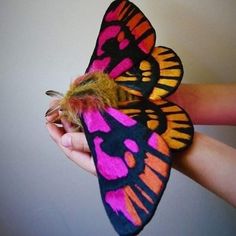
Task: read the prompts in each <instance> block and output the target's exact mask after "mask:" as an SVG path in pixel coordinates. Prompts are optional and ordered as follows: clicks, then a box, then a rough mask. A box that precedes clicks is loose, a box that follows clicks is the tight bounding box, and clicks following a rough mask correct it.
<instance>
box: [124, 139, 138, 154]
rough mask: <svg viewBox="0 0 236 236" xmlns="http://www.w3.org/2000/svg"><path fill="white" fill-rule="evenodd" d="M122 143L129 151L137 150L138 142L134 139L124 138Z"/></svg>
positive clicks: (134, 151)
mask: <svg viewBox="0 0 236 236" xmlns="http://www.w3.org/2000/svg"><path fill="white" fill-rule="evenodd" d="M124 144H125V146H126V147H127V148H128V149H129V150H130V151H132V152H133V153H137V152H139V147H138V144H137V143H136V142H135V141H134V140H131V139H126V140H125V141H124Z"/></svg>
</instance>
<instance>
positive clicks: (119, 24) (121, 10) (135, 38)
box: [86, 0, 156, 78]
mask: <svg viewBox="0 0 236 236" xmlns="http://www.w3.org/2000/svg"><path fill="white" fill-rule="evenodd" d="M155 40H156V35H155V30H154V29H153V27H152V25H151V23H150V22H149V20H148V19H147V18H146V17H145V15H144V14H143V13H142V11H141V10H140V9H139V8H138V7H137V6H135V5H134V4H133V3H131V2H129V1H127V0H121V1H118V0H117V1H113V2H112V3H111V5H110V6H109V8H108V9H107V11H106V13H105V15H104V17H103V20H102V24H101V29H100V32H99V35H98V38H97V42H96V46H95V49H94V52H93V54H92V57H91V59H90V63H89V66H88V68H87V70H86V72H94V71H103V72H105V73H108V74H109V75H110V76H111V78H116V77H117V76H119V75H121V74H122V73H123V72H125V71H127V70H129V69H130V68H131V67H133V66H134V65H135V64H137V63H139V62H140V61H141V60H142V59H144V58H145V57H147V56H148V55H149V54H150V52H152V50H153V47H154V44H155Z"/></svg>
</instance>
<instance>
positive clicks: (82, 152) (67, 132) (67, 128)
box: [46, 102, 96, 175]
mask: <svg viewBox="0 0 236 236" xmlns="http://www.w3.org/2000/svg"><path fill="white" fill-rule="evenodd" d="M52 103H53V102H52ZM51 105H52V104H51ZM58 117H59V113H58V112H57V111H56V112H54V113H53V114H51V115H50V116H47V117H46V120H47V122H46V127H47V129H48V132H49V135H50V136H51V138H52V140H53V141H54V142H55V143H56V144H57V145H58V146H59V148H60V149H61V150H62V151H63V152H64V154H65V155H66V156H67V157H68V158H69V159H70V160H72V161H73V162H75V163H76V164H77V165H78V166H80V167H81V168H83V169H84V170H86V171H88V172H90V173H92V174H93V175H96V169H95V165H94V161H93V158H92V157H91V153H90V150H89V147H88V143H87V140H86V138H85V135H84V133H81V132H73V128H72V127H71V125H70V124H69V123H68V121H66V120H65V119H61V123H62V125H61V126H58V125H56V124H55V123H52V121H53V120H55V119H57V118H58Z"/></svg>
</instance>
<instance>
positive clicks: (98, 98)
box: [61, 72, 117, 120]
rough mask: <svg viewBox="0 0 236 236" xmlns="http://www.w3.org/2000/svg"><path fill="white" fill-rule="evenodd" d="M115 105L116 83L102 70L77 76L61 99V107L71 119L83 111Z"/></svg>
mask: <svg viewBox="0 0 236 236" xmlns="http://www.w3.org/2000/svg"><path fill="white" fill-rule="evenodd" d="M108 106H111V107H117V85H116V83H115V82H114V81H113V80H112V79H111V78H110V77H109V76H108V75H107V74H104V73H102V72H94V73H89V74H86V75H84V76H81V77H79V78H77V79H76V80H75V81H74V82H73V83H72V84H71V86H70V89H69V90H68V92H67V93H66V95H65V96H64V98H63V99H62V100H61V109H62V111H63V112H64V113H67V114H66V115H67V116H68V118H70V119H71V120H74V116H77V115H78V114H79V115H80V114H81V113H82V112H84V111H88V110H94V109H99V110H103V109H105V108H106V107H108Z"/></svg>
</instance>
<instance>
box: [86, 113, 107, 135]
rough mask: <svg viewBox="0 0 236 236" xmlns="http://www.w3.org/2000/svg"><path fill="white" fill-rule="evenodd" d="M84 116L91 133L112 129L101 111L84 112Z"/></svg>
mask: <svg viewBox="0 0 236 236" xmlns="http://www.w3.org/2000/svg"><path fill="white" fill-rule="evenodd" d="M83 118H84V121H85V123H86V126H87V127H88V131H89V132H90V133H94V132H96V131H101V132H105V133H108V132H109V131H110V130H111V128H110V127H109V126H108V124H107V123H106V121H105V120H104V118H103V117H102V115H101V114H100V112H99V111H95V110H94V111H87V112H84V113H83Z"/></svg>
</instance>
